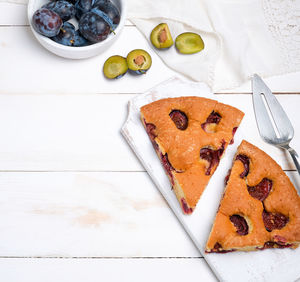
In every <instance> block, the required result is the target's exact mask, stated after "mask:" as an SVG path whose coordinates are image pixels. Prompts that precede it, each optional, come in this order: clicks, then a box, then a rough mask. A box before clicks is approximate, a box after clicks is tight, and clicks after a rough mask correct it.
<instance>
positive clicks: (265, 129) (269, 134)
mask: <svg viewBox="0 0 300 282" xmlns="http://www.w3.org/2000/svg"><path fill="white" fill-rule="evenodd" d="M252 92H253V96H252V97H253V107H254V112H255V116H256V123H257V127H258V131H259V134H260V136H261V137H262V138H263V140H264V141H266V142H267V143H269V144H272V145H275V146H276V147H279V148H283V149H286V150H288V152H289V153H290V154H291V156H292V159H293V161H294V163H295V166H296V168H297V170H298V173H299V175H300V165H299V156H298V154H297V152H296V151H295V150H294V149H292V148H291V147H290V146H289V144H290V141H291V140H292V138H293V137H294V128H293V126H292V124H291V122H290V120H289V118H288V116H287V115H286V113H285V111H284V110H283V108H282V107H281V105H280V104H279V102H278V101H277V99H276V98H275V96H274V94H273V93H272V92H271V90H270V89H269V88H268V86H267V85H266V84H265V83H264V82H263V80H262V79H261V78H260V77H259V76H258V75H257V74H254V75H253V77H252Z"/></svg>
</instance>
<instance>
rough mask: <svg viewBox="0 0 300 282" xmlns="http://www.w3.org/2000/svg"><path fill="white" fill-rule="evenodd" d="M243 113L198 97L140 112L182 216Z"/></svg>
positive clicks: (152, 105) (189, 210)
mask: <svg viewBox="0 0 300 282" xmlns="http://www.w3.org/2000/svg"><path fill="white" fill-rule="evenodd" d="M243 116H244V113H243V112H241V111H240V110H238V109H236V108H234V107H231V106H228V105H225V104H222V103H218V102H217V101H215V100H211V99H206V98H201V97H179V98H167V99H161V100H158V101H155V102H153V103H150V104H148V105H145V106H143V107H142V108H141V120H142V123H143V125H144V127H145V129H146V131H147V133H148V135H149V138H150V140H151V142H152V144H153V147H154V149H155V151H156V153H157V155H158V157H159V159H160V161H161V163H162V165H163V167H164V169H165V171H166V174H167V175H168V177H169V179H170V182H171V184H172V187H173V189H174V192H175V194H176V197H177V199H178V201H179V203H180V205H181V207H182V210H183V212H184V213H185V214H190V213H192V212H193V210H194V209H195V207H196V204H197V202H198V200H199V198H200V196H201V194H202V192H203V191H204V189H205V187H206V185H207V183H208V181H209V179H210V177H211V176H212V175H213V173H214V171H215V170H216V168H217V166H218V164H219V161H220V158H221V156H222V155H223V153H224V151H225V149H226V147H227V146H228V144H231V143H233V136H234V134H235V132H236V129H237V128H238V126H239V124H240V122H241V120H242V118H243Z"/></svg>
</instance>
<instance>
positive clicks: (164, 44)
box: [150, 23, 173, 49]
mask: <svg viewBox="0 0 300 282" xmlns="http://www.w3.org/2000/svg"><path fill="white" fill-rule="evenodd" d="M150 40H151V43H152V44H153V46H155V47H156V48H158V49H164V48H169V47H171V46H172V45H173V38H172V36H171V33H170V29H169V27H168V25H167V24H166V23H161V24H159V25H157V26H156V27H155V28H154V29H153V30H152V32H151V35H150Z"/></svg>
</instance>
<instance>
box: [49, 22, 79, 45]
mask: <svg viewBox="0 0 300 282" xmlns="http://www.w3.org/2000/svg"><path fill="white" fill-rule="evenodd" d="M52 40H54V41H55V42H57V43H60V44H63V45H65V46H73V44H74V40H75V27H74V25H72V24H71V23H69V22H65V23H64V24H63V26H62V27H61V29H60V32H59V34H58V35H56V36H54V37H52Z"/></svg>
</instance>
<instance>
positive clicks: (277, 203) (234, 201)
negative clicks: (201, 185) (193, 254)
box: [205, 141, 300, 253]
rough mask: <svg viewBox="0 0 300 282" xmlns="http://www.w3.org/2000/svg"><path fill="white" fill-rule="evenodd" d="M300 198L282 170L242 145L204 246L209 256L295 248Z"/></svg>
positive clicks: (299, 236) (298, 235) (299, 228)
mask: <svg viewBox="0 0 300 282" xmlns="http://www.w3.org/2000/svg"><path fill="white" fill-rule="evenodd" d="M299 243H300V197H299V195H298V194H297V191H296V189H295V187H294V186H293V184H292V183H291V181H290V180H289V178H288V177H287V175H286V174H285V173H284V171H283V170H282V169H281V167H280V166H279V165H278V164H277V163H276V162H275V161H274V160H273V159H272V158H271V157H270V156H268V155H267V154H266V153H265V152H263V151H262V150H260V149H259V148H257V147H255V146H254V145H252V144H250V143H248V142H247V141H243V142H242V143H241V144H240V146H239V148H238V150H237V153H236V156H235V157H234V160H233V166H232V169H231V171H230V175H229V176H228V177H227V179H226V187H225V192H224V194H223V198H222V200H221V202H220V206H219V209H218V211H217V215H216V218H215V222H214V224H213V227H212V230H211V233H210V236H209V238H208V241H207V244H206V250H205V251H206V252H207V253H226V252H232V251H254V250H264V249H268V248H297V247H298V245H299Z"/></svg>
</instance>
